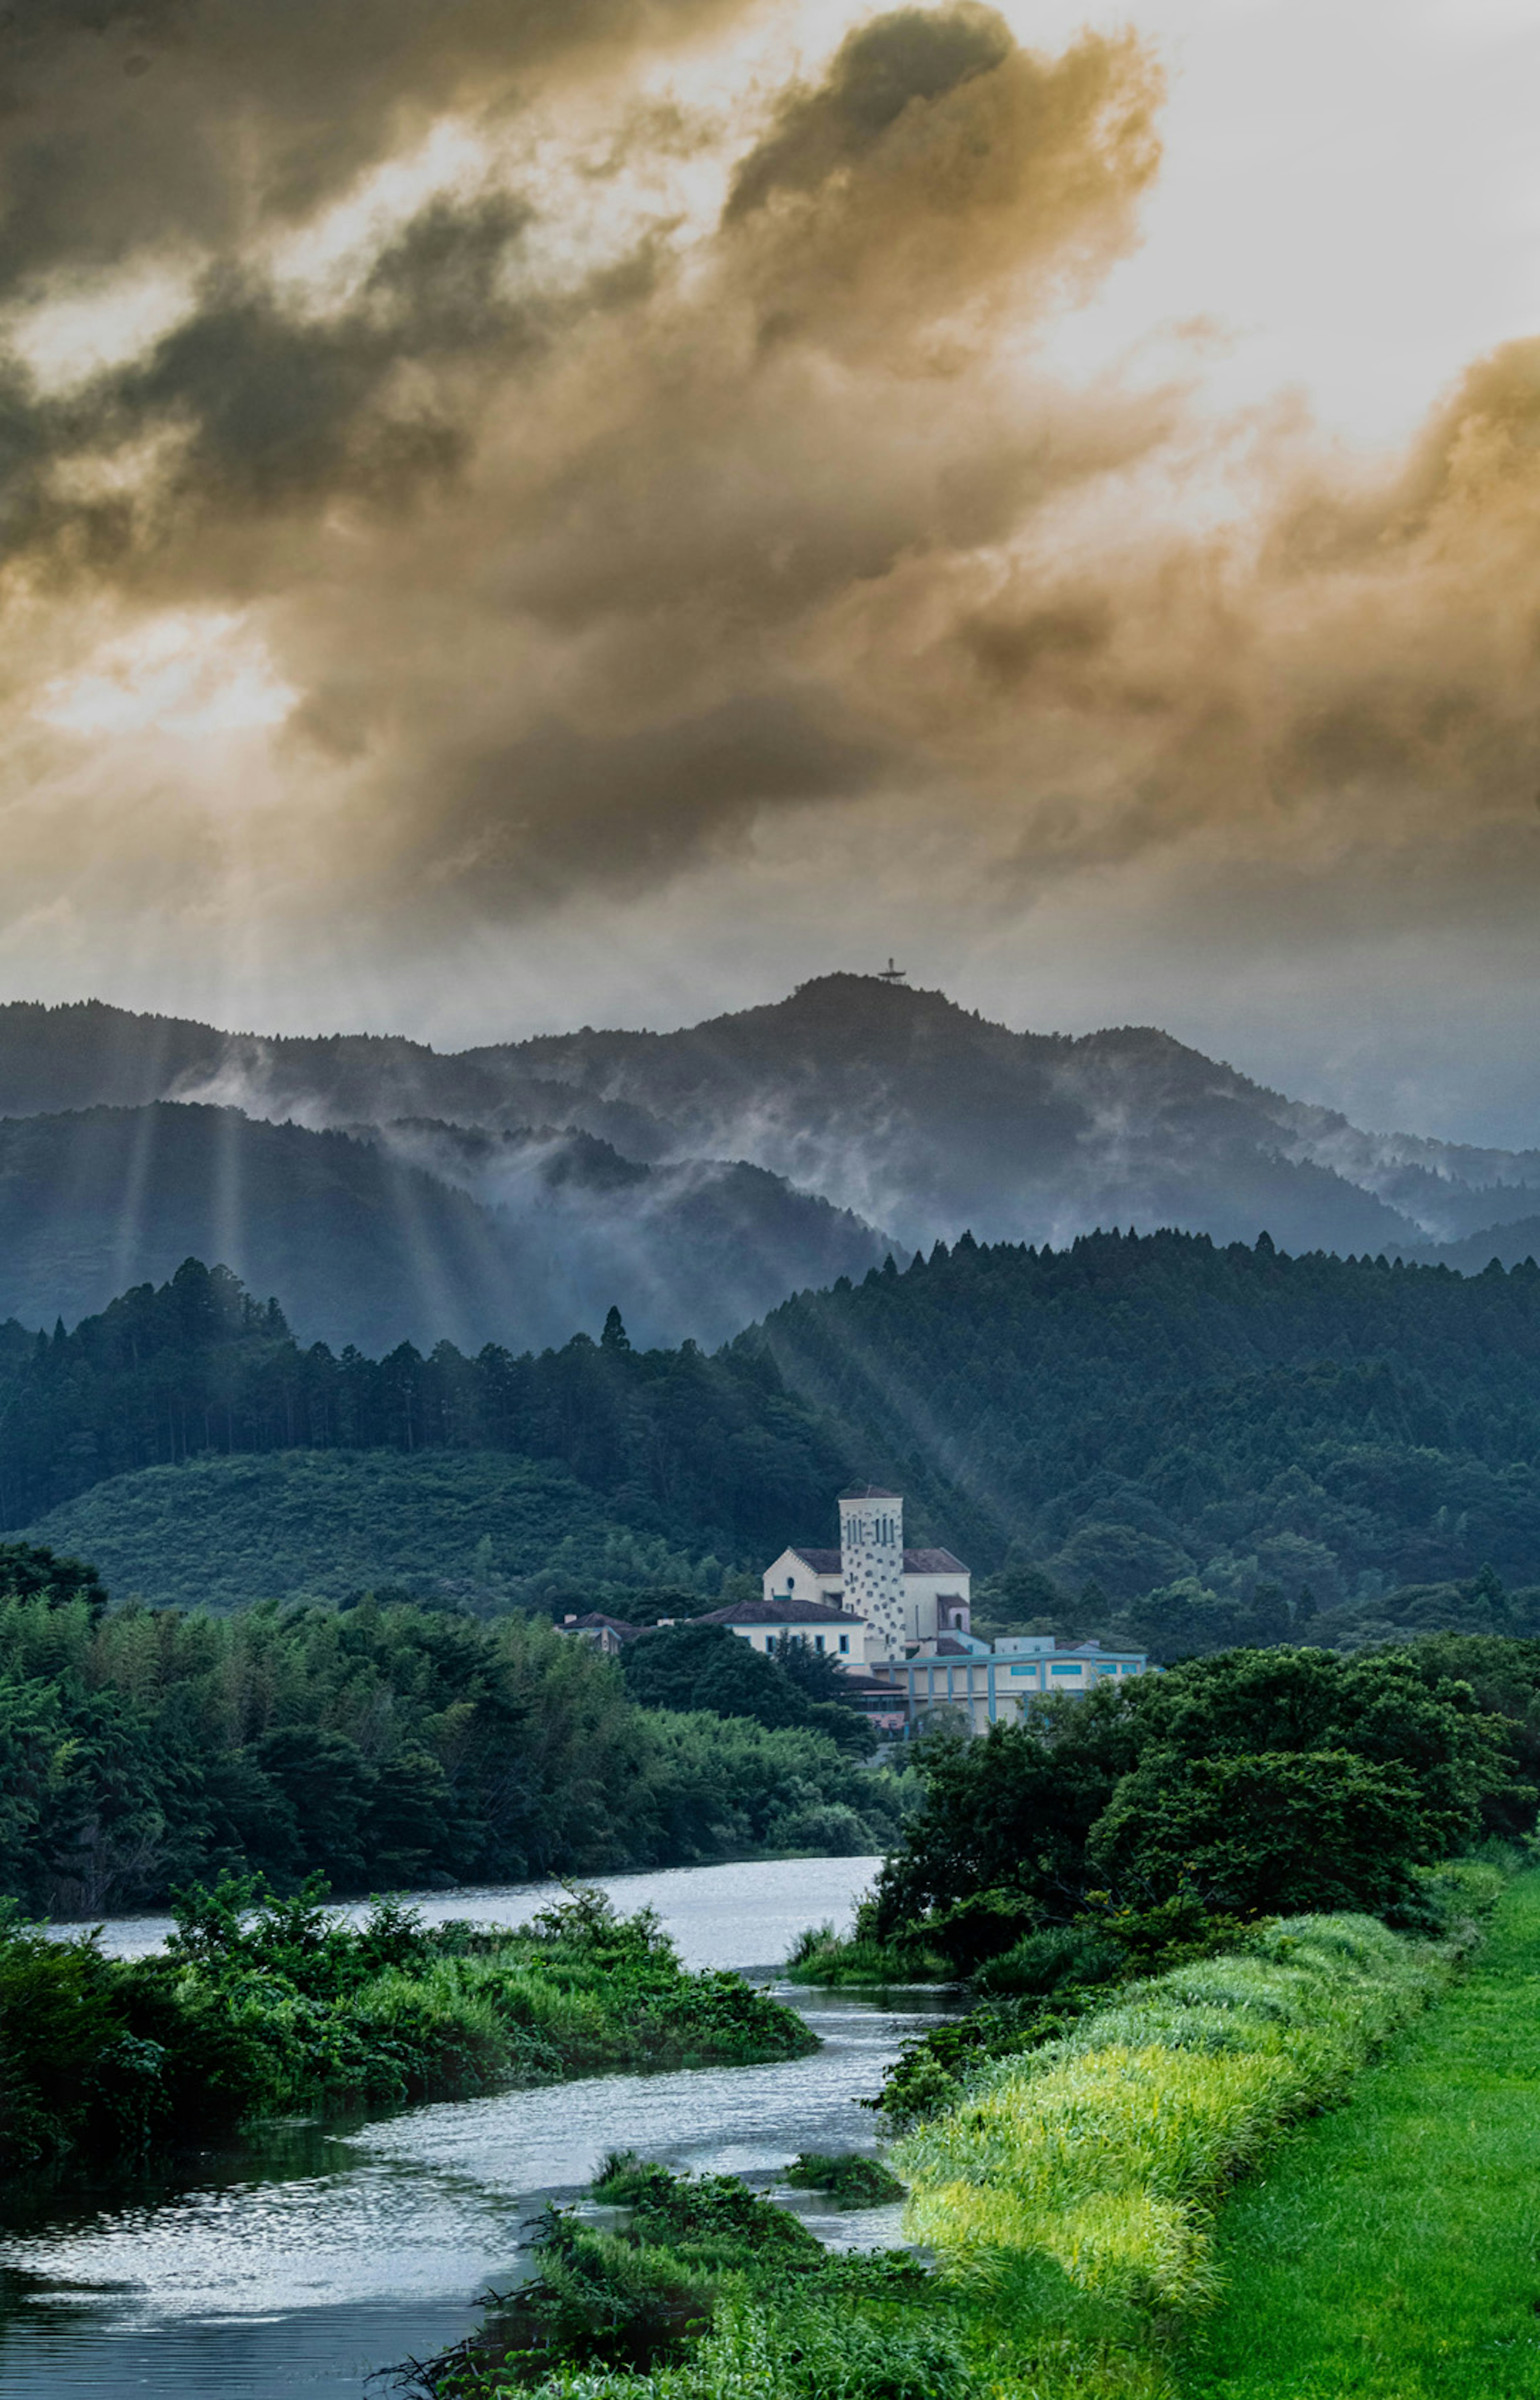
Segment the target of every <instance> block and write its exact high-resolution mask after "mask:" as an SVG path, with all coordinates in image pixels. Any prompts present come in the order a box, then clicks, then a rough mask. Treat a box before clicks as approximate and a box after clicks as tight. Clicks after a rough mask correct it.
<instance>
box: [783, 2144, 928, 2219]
mask: <svg viewBox="0 0 1540 2400" xmlns="http://www.w3.org/2000/svg"><path fill="white" fill-rule="evenodd" d="M785 2181H786V2182H787V2183H789V2184H790V2185H791V2186H792V2188H793V2189H794V2190H797V2191H822V2192H826V2193H827V2194H828V2197H829V2199H830V2200H831V2201H832V2202H834V2205H835V2207H836V2208H881V2207H882V2206H883V2205H884V2204H885V2203H886V2202H888V2201H891V2200H902V2199H903V2197H904V2187H903V2185H902V2184H901V2183H900V2182H899V2180H898V2177H897V2176H896V2175H890V2174H889V2173H888V2170H887V2168H886V2167H885V2166H884V2165H883V2164H882V2161H880V2159H869V2158H866V2157H865V2156H863V2154H862V2153H861V2152H860V2151H859V2150H843V2151H840V2152H838V2154H837V2155H835V2156H834V2157H827V2156H825V2153H824V2152H822V2151H820V2150H803V2151H801V2152H800V2153H799V2154H798V2156H797V2158H796V2159H794V2160H793V2161H792V2163H791V2165H790V2166H789V2167H788V2168H787V2169H786V2173H785Z"/></svg>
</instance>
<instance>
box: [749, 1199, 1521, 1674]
mask: <svg viewBox="0 0 1540 2400" xmlns="http://www.w3.org/2000/svg"><path fill="white" fill-rule="evenodd" d="M737 1347H738V1349H739V1350H740V1351H744V1352H747V1353H749V1354H750V1355H751V1356H754V1355H761V1356H765V1357H769V1358H770V1360H772V1361H773V1363H774V1365H775V1367H776V1368H777V1370H778V1371H779V1372H780V1374H781V1375H782V1376H783V1378H784V1381H785V1383H786V1384H787V1385H788V1387H789V1388H791V1389H792V1390H794V1391H796V1392H797V1394H798V1395H799V1396H800V1397H801V1398H803V1399H805V1400H808V1401H811V1402H812V1403H814V1404H816V1405H817V1406H819V1407H822V1408H824V1409H825V1410H826V1411H828V1412H829V1413H830V1415H831V1416H833V1417H834V1418H835V1419H836V1420H837V1421H838V1424H839V1425H840V1427H841V1429H842V1432H843V1435H844V1439H845V1440H846V1443H847V1445H848V1446H849V1447H850V1448H851V1449H852V1452H853V1451H855V1450H861V1451H863V1452H866V1453H868V1454H869V1453H880V1455H881V1457H882V1460H883V1472H884V1474H885V1475H886V1476H887V1477H888V1478H889V1479H890V1480H893V1481H894V1482H895V1483H897V1484H898V1485H899V1486H900V1487H901V1488H904V1489H906V1490H908V1491H913V1492H916V1493H921V1494H922V1495H923V1497H924V1500H925V1503H926V1505H927V1507H931V1508H934V1507H936V1506H938V1505H940V1504H941V1503H942V1501H943V1498H944V1496H945V1497H946V1499H947V1501H948V1502H949V1505H950V1507H951V1510H952V1512H953V1513H952V1521H953V1523H954V1525H955V1526H956V1528H957V1532H958V1533H959V1534H961V1537H962V1543H963V1544H966V1545H971V1546H972V1548H973V1550H974V1555H975V1558H976V1560H977V1561H979V1562H980V1563H984V1562H988V1563H989V1564H990V1565H991V1566H993V1567H994V1569H995V1570H996V1572H995V1575H994V1578H993V1583H992V1586H991V1587H988V1588H987V1589H986V1591H985V1593H984V1595H983V1599H984V1602H985V1606H986V1608H987V1609H988V1608H992V1609H993V1610H994V1611H995V1612H996V1613H998V1614H1000V1615H1002V1616H1013V1617H1015V1618H1017V1619H1020V1618H1022V1617H1023V1616H1025V1617H1028V1618H1035V1617H1039V1616H1042V1617H1044V1618H1046V1617H1051V1616H1055V1615H1056V1614H1057V1615H1058V1616H1064V1615H1065V1613H1066V1611H1067V1610H1068V1613H1069V1615H1070V1617H1071V1618H1072V1619H1074V1620H1076V1621H1078V1622H1080V1623H1081V1624H1082V1625H1083V1627H1084V1630H1088V1631H1089V1630H1100V1628H1101V1627H1102V1626H1104V1625H1105V1624H1106V1623H1108V1622H1109V1621H1111V1620H1114V1619H1115V1620H1116V1622H1117V1624H1118V1629H1119V1630H1120V1631H1122V1632H1123V1633H1124V1634H1125V1635H1131V1636H1133V1637H1134V1638H1138V1639H1140V1640H1146V1641H1148V1642H1149V1643H1151V1644H1152V1647H1154V1648H1155V1649H1156V1650H1157V1652H1164V1653H1165V1654H1168V1655H1176V1654H1179V1653H1180V1652H1182V1651H1186V1650H1202V1649H1209V1648H1215V1647H1220V1646H1223V1645H1224V1644H1225V1643H1231V1642H1235V1641H1253V1640H1261V1641H1277V1640H1280V1639H1286V1638H1288V1637H1289V1636H1290V1635H1291V1634H1292V1635H1295V1636H1298V1635H1300V1634H1306V1635H1307V1637H1308V1638H1311V1639H1315V1640H1321V1639H1333V1638H1341V1637H1342V1636H1343V1635H1344V1634H1347V1635H1348V1636H1350V1638H1353V1639H1365V1638H1369V1637H1370V1635H1371V1634H1374V1633H1380V1632H1383V1633H1386V1634H1388V1633H1389V1632H1391V1631H1393V1630H1424V1629H1428V1628H1431V1627H1434V1626H1443V1625H1462V1626H1465V1627H1466V1628H1468V1630H1476V1631H1497V1632H1505V1631H1509V1630H1520V1625H1519V1622H1518V1620H1517V1619H1516V1618H1515V1616H1514V1607H1515V1604H1517V1607H1518V1611H1519V1617H1520V1618H1522V1619H1523V1621H1524V1623H1525V1624H1526V1625H1527V1623H1528V1618H1529V1616H1533V1615H1534V1609H1533V1605H1532V1604H1531V1602H1530V1601H1529V1600H1528V1599H1525V1600H1523V1601H1520V1602H1517V1603H1515V1602H1512V1601H1510V1600H1509V1598H1508V1597H1507V1595H1506V1594H1501V1593H1499V1592H1498V1590H1497V1586H1498V1585H1499V1584H1507V1585H1509V1586H1518V1587H1531V1586H1533V1585H1535V1584H1537V1583H1540V1473H1537V1467H1540V1270H1537V1269H1536V1267H1535V1265H1534V1263H1533V1261H1524V1262H1523V1263H1522V1264H1521V1265H1520V1266H1517V1267H1515V1268H1514V1269H1513V1271H1512V1272H1511V1273H1505V1272H1504V1271H1503V1270H1502V1269H1501V1268H1500V1267H1494V1268H1492V1269H1491V1270H1489V1271H1487V1272H1485V1273H1483V1274H1481V1275H1477V1276H1474V1277H1470V1278H1464V1277H1461V1276H1458V1275H1453V1274H1451V1272H1450V1271H1449V1270H1448V1269H1447V1268H1443V1267H1434V1268H1427V1267H1404V1266H1400V1265H1391V1264H1387V1262H1386V1261H1385V1260H1384V1259H1383V1258H1374V1259H1367V1258H1366V1259H1346V1260H1343V1259H1337V1258H1333V1257H1330V1256H1328V1255H1325V1254H1323V1253H1319V1252H1317V1253H1313V1254H1310V1255H1308V1256H1306V1257H1303V1258H1289V1257H1287V1256H1285V1255H1284V1254H1283V1253H1281V1252H1280V1251H1278V1250H1277V1249H1276V1248H1274V1245H1273V1243H1272V1242H1271V1241H1269V1240H1268V1239H1267V1237H1266V1236H1265V1235H1264V1236H1263V1237H1262V1238H1261V1240H1260V1241H1259V1242H1258V1243H1257V1245H1256V1247H1255V1248H1247V1246H1246V1245H1244V1244H1241V1243H1233V1244H1231V1245H1230V1246H1229V1247H1227V1248H1219V1247H1217V1246H1216V1245H1214V1244H1213V1243H1211V1242H1209V1241H1208V1240H1207V1239H1206V1237H1204V1236H1202V1235H1192V1234H1169V1233H1165V1234H1153V1235H1149V1236H1138V1235H1135V1234H1115V1233H1113V1234H1096V1235H1092V1236H1089V1237H1087V1238H1086V1239H1084V1240H1082V1241H1079V1242H1076V1243H1075V1244H1074V1245H1073V1247H1072V1248H1070V1249H1068V1250H1061V1251H1053V1250H1046V1249H1045V1250H1041V1251H1039V1250H1033V1249H1030V1248H1022V1247H1019V1246H1015V1245H1010V1244H1000V1245H998V1246H996V1247H994V1248H981V1247H979V1246H977V1245H975V1244H974V1242H973V1241H972V1240H971V1239H968V1238H966V1237H965V1238H964V1239H963V1240H962V1241H961V1242H960V1243H959V1244H958V1245H957V1246H956V1248H954V1249H952V1250H951V1251H950V1252H948V1251H947V1249H946V1248H945V1246H944V1245H938V1246H937V1247H936V1248H935V1250H934V1252H933V1253H932V1255H931V1257H930V1258H929V1259H928V1260H918V1259H917V1260H916V1261H915V1262H914V1264H913V1265H912V1266H911V1268H910V1269H909V1271H908V1273H907V1274H906V1275H896V1274H893V1275H877V1276H871V1277H868V1278H867V1279H866V1281H865V1284H863V1285H862V1286H860V1287H858V1288H854V1289H851V1288H844V1289H841V1288H838V1287H837V1288H836V1289H834V1290H833V1291H830V1292H826V1293H822V1294H805V1295H803V1296H802V1297H801V1298H799V1299H797V1300H795V1301H792V1302H788V1303H787V1305H786V1306H784V1308H782V1309H779V1310H777V1311H776V1312H775V1313H774V1315H772V1316H770V1318H769V1319H768V1320H767V1322H766V1323H765V1325H764V1326H763V1327H762V1328H758V1329H756V1330H753V1331H752V1332H750V1333H749V1334H746V1335H745V1336H743V1338H742V1340H741V1342H740V1343H739V1344H738V1345H737ZM1483 1570H1490V1571H1493V1572H1492V1573H1489V1574H1487V1575H1486V1577H1485V1579H1484V1580H1483V1579H1482V1578H1483ZM1460 1585H1468V1586H1469V1587H1470V1589H1467V1590H1465V1591H1464V1592H1463V1593H1462V1592H1459V1591H1457V1590H1456V1589H1455V1587H1456V1586H1460ZM1070 1603H1073V1605H1070ZM1526 1611H1527V1612H1528V1615H1527V1616H1526V1614H1525V1612H1526ZM1093 1619H1094V1620H1095V1622H1094V1623H1093V1622H1092V1621H1091V1620H1093Z"/></svg>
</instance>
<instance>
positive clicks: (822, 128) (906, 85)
mask: <svg viewBox="0 0 1540 2400" xmlns="http://www.w3.org/2000/svg"><path fill="white" fill-rule="evenodd" d="M1014 48H1015V43H1014V42H1013V41H1012V38H1011V34H1010V32H1009V30H1008V28H1007V27H1006V26H1005V25H1004V24H1002V21H1001V20H1000V18H999V17H998V16H996V15H995V13H994V11H993V10H992V9H988V8H967V7H964V8H952V9H947V10H940V9H934V10H927V9H923V8H900V9H898V10H896V11H895V12H894V13H893V15H892V16H888V17H882V18H879V20H877V22H876V23H875V24H871V25H864V26H862V27H861V28H860V29H859V31H858V32H856V33H854V34H852V35H851V36H850V39H849V40H848V41H847V42H846V43H845V44H844V45H843V47H842V48H841V49H840V51H839V53H838V57H837V58H836V60H835V61H834V65H833V67H832V69H831V70H830V73H829V75H828V78H827V80H826V81H825V83H824V84H823V86H822V87H821V88H820V89H817V90H815V91H795V92H792V93H789V94H788V95H787V97H786V99H785V100H784V102H782V105H781V109H780V112H779V116H778V121H777V123H776V126H775V129H774V130H773V131H772V132H771V133H770V134H768V135H767V136H766V138H765V139H764V141H762V142H761V143H758V144H757V145H756V148H755V149H753V150H751V151H750V153H749V155H748V157H746V158H745V159H743V162H742V164H741V165H740V166H739V168H738V169H737V171H736V172H735V174H734V175H733V178H732V184H731V188H730V190H729V195H728V204H727V209H726V211H725V213H726V216H727V218H728V220H729V223H730V221H731V220H732V219H733V218H734V217H738V216H743V215H746V214H747V212H748V211H749V210H751V209H756V208H762V207H763V206H764V205H765V203H766V201H767V200H769V199H770V197H771V196H772V194H774V193H776V192H778V191H790V192H811V191H815V190H816V189H817V188H818V187H819V185H820V184H825V183H826V182H827V181H828V179H829V177H830V176H831V175H833V174H835V173H837V172H838V170H840V169H841V168H842V167H846V166H850V165H852V164H853V163H854V162H855V161H856V160H858V159H859V158H860V157H862V156H863V155H864V154H865V152H866V151H868V150H870V149H871V148H872V147H873V146H874V144H875V143H878V142H879V141H880V139H881V137H882V136H883V134H885V133H886V132H887V131H888V130H889V128H890V127H891V126H892V125H893V124H894V123H895V122H896V120H897V119H898V118H899V117H900V116H902V115H903V114H904V111H905V110H906V108H907V107H908V106H909V105H910V103H911V102H915V101H920V102H927V101H936V100H939V99H941V98H942V96H943V94H945V93H947V92H949V91H955V90H956V89H957V87H958V85H959V84H961V83H967V82H968V81H969V80H970V79H971V78H972V77H973V76H974V75H986V74H988V71H989V69H990V68H991V67H998V66H999V65H1001V64H1002V61H1004V60H1006V59H1007V58H1009V57H1010V55H1011V52H1012V50H1013V49H1014Z"/></svg>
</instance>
